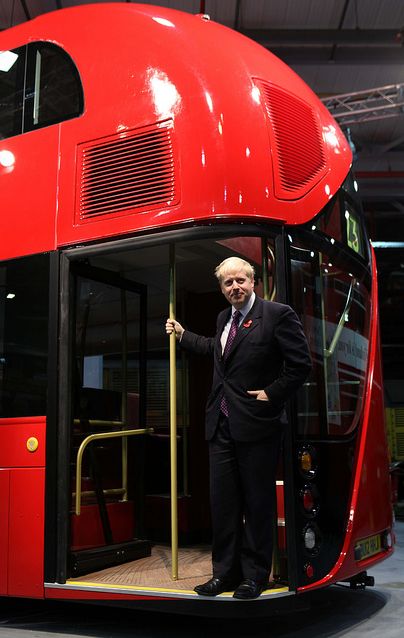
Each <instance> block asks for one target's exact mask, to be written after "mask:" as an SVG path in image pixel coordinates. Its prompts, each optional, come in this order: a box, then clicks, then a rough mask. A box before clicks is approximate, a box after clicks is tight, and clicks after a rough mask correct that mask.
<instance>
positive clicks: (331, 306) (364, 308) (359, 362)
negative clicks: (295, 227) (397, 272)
mask: <svg viewBox="0 0 404 638" xmlns="http://www.w3.org/2000/svg"><path fill="white" fill-rule="evenodd" d="M353 265H354V264H353V262H352V260H351V259H350V257H349V254H348V253H346V252H344V249H343V248H342V246H340V247H338V248H336V249H335V251H333V253H332V254H331V253H330V252H328V250H327V244H325V243H324V245H323V250H321V248H319V242H318V241H315V237H313V238H312V239H311V238H310V235H309V234H308V233H303V234H302V235H301V236H299V235H298V234H297V235H296V236H295V237H294V238H293V241H292V245H291V277H292V305H293V307H294V308H295V310H296V312H297V314H298V315H299V317H300V319H301V321H302V324H303V328H304V331H305V333H306V335H307V337H308V341H309V346H310V351H311V356H312V360H313V369H312V372H311V375H310V377H309V379H308V380H307V381H306V383H305V384H304V386H303V388H301V389H300V390H299V392H298V395H297V403H298V412H299V434H300V435H301V436H308V435H310V436H332V437H334V436H342V435H346V434H349V433H350V432H351V431H352V430H353V429H354V428H355V427H356V425H357V423H358V419H359V416H360V412H361V408H362V403H363V396H364V389H365V379H366V370H367V362H368V350H369V319H370V291H369V288H368V284H369V282H368V276H367V269H366V268H365V267H362V266H360V265H359V263H358V262H357V263H356V268H353Z"/></svg>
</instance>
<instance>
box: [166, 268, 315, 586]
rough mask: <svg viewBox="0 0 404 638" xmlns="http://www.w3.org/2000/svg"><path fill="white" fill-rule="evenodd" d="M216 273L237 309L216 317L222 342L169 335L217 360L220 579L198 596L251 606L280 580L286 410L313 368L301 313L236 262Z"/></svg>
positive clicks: (211, 410)
mask: <svg viewBox="0 0 404 638" xmlns="http://www.w3.org/2000/svg"><path fill="white" fill-rule="evenodd" d="M215 274H216V277H217V278H218V280H219V284H220V288H221V291H222V293H223V294H224V296H225V297H226V299H227V301H228V302H229V303H230V304H231V308H230V309H228V310H224V311H223V312H221V313H220V314H219V316H218V318H217V331H216V336H215V337H212V338H210V337H203V336H200V335H196V334H194V333H193V332H190V331H188V330H184V328H183V327H182V326H181V324H180V323H178V322H177V321H175V320H173V319H168V320H167V323H166V331H167V333H168V334H171V333H172V332H175V335H176V338H177V339H178V340H179V341H180V343H181V347H182V348H184V349H186V350H189V351H191V352H195V353H199V354H212V355H213V358H214V373H213V384H212V391H211V393H210V395H209V399H208V402H207V407H206V438H207V440H208V441H209V459H210V490H211V510H212V535H213V539H212V564H213V577H212V578H211V579H210V580H209V581H208V582H206V583H203V584H201V585H197V587H195V591H196V592H197V593H198V594H200V595H204V596H216V595H217V594H220V593H221V592H223V591H233V590H234V589H235V591H234V594H233V596H234V597H235V598H240V599H249V598H256V597H257V596H259V595H260V594H261V592H262V591H263V590H264V589H265V588H266V586H267V585H268V579H269V575H270V572H271V563H272V548H273V541H272V536H273V518H274V513H275V510H276V507H275V505H276V468H277V463H278V455H279V449H280V444H281V438H282V431H283V429H284V425H285V423H286V415H285V410H284V403H285V400H286V399H288V398H289V397H290V396H291V395H292V394H293V392H295V391H296V390H297V388H298V387H299V386H300V385H301V384H302V383H303V381H304V380H305V378H306V377H307V375H308V373H309V371H310V368H311V360H310V355H309V350H308V346H307V341H306V338H305V335H304V333H303V330H302V326H301V323H300V321H299V319H298V318H297V316H296V314H295V313H294V311H293V310H292V309H291V308H290V307H289V306H286V305H284V304H280V303H275V302H270V301H264V300H263V299H260V298H259V297H257V296H256V295H255V293H254V269H253V267H252V266H251V264H249V263H248V262H246V261H244V260H242V259H240V258H238V257H230V258H229V259H225V260H224V261H223V262H222V263H221V264H219V266H218V267H217V268H216V271H215Z"/></svg>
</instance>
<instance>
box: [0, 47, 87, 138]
mask: <svg viewBox="0 0 404 638" xmlns="http://www.w3.org/2000/svg"><path fill="white" fill-rule="evenodd" d="M46 50H50V51H52V50H53V51H55V52H57V53H58V54H59V56H60V57H62V58H63V59H64V61H65V62H66V63H67V64H68V65H69V67H70V70H71V73H72V78H73V79H74V81H75V85H76V89H77V95H76V99H77V104H78V106H77V108H75V109H72V110H71V111H70V112H68V113H67V114H65V115H61V116H55V117H54V118H50V119H46V120H45V121H39V122H37V123H34V108H35V83H36V72H37V71H36V56H37V53H38V52H41V51H46ZM10 51H11V52H13V53H14V52H17V51H18V55H19V60H18V65H19V67H18V70H17V73H18V79H17V83H16V90H17V91H16V95H18V93H19V92H20V90H21V94H22V101H21V106H20V107H18V106H17V107H16V111H15V121H14V130H13V133H12V134H11V135H6V136H4V137H3V139H8V138H10V137H14V136H16V135H22V134H25V133H29V132H31V131H36V130H38V129H40V128H45V127H47V126H52V125H54V124H60V123H61V122H65V121H67V120H71V119H74V118H76V117H80V116H81V115H82V114H83V113H84V92H83V83H82V81H81V77H80V73H79V71H78V69H77V65H76V64H75V62H74V60H73V59H72V57H71V56H70V55H69V54H68V53H67V52H66V51H65V50H64V49H63V48H62V47H60V46H58V45H56V44H53V43H52V42H47V41H35V42H30V43H29V44H25V45H23V46H21V47H17V48H15V49H10Z"/></svg>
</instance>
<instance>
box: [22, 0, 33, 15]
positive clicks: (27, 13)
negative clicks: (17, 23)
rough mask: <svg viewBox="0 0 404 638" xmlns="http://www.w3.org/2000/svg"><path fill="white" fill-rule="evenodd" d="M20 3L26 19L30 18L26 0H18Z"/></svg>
mask: <svg viewBox="0 0 404 638" xmlns="http://www.w3.org/2000/svg"><path fill="white" fill-rule="evenodd" d="M20 4H21V7H22V10H23V11H24V15H25V18H26V19H27V20H31V15H30V12H29V11H28V6H27V2H26V0H20Z"/></svg>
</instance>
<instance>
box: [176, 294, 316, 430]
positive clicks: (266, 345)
mask: <svg viewBox="0 0 404 638" xmlns="http://www.w3.org/2000/svg"><path fill="white" fill-rule="evenodd" d="M230 312H231V308H229V309H227V310H224V311H222V312H221V313H220V314H219V315H218V318H217V331H216V336H215V337H202V336H200V335H196V334H194V333H193V332H190V331H188V330H186V331H185V332H184V333H183V336H182V339H181V347H182V348H184V349H186V350H189V351H192V352H195V353H199V354H213V356H214V371H213V384H212V391H211V393H210V395H209V398H208V402H207V407H206V438H207V439H208V440H210V439H211V438H212V437H213V436H214V433H215V430H216V427H217V423H218V419H219V414H220V401H221V397H222V394H223V392H224V394H225V396H226V399H227V404H228V410H229V424H230V430H231V434H232V437H233V438H234V439H235V440H237V441H258V440H260V439H264V438H266V437H268V436H270V435H271V434H273V433H274V432H275V431H276V430H279V428H280V427H282V422H284V420H285V416H284V403H285V401H286V399H288V398H289V397H290V396H291V395H292V394H293V393H294V392H295V391H296V390H297V388H298V387H299V386H300V385H301V384H302V383H303V381H304V380H305V379H306V377H307V375H308V373H309V372H310V369H311V359H310V354H309V349H308V345H307V341H306V337H305V335H304V333H303V329H302V326H301V323H300V321H299V319H298V317H297V316H296V314H295V312H294V311H293V310H292V308H290V306H286V305H284V304H280V303H276V302H272V301H264V300H263V299H260V298H259V297H256V299H255V301H254V305H253V307H252V308H251V311H250V312H249V313H248V315H247V316H246V317H245V319H244V320H243V322H242V324H241V326H240V327H239V329H238V332H237V335H236V337H235V340H234V342H233V344H232V347H231V350H230V352H229V354H228V356H227V358H226V361H223V358H222V347H221V343H220V338H221V335H222V332H223V328H224V326H225V325H226V323H227V321H228V320H229V318H230ZM262 389H264V390H265V392H266V393H267V395H268V397H269V401H259V400H257V399H256V398H255V397H252V396H250V395H249V394H247V390H262Z"/></svg>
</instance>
